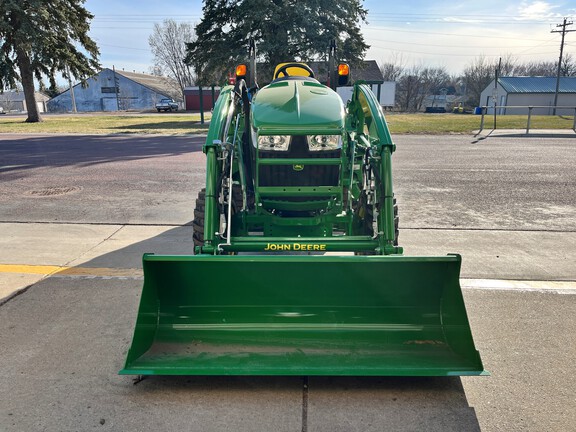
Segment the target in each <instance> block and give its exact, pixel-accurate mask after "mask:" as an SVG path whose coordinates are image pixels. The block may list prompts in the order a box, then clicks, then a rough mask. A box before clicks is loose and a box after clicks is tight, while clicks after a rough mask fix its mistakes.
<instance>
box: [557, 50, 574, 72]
mask: <svg viewBox="0 0 576 432" xmlns="http://www.w3.org/2000/svg"><path fill="white" fill-rule="evenodd" d="M560 74H561V75H562V76H566V77H573V76H576V59H575V58H574V56H573V55H572V54H571V53H567V54H565V55H564V58H563V59H562V64H561V65H560Z"/></svg>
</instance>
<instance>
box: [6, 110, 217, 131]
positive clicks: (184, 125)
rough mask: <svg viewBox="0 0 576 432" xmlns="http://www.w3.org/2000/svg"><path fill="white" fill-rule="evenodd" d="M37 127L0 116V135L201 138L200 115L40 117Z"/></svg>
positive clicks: (96, 114)
mask: <svg viewBox="0 0 576 432" xmlns="http://www.w3.org/2000/svg"><path fill="white" fill-rule="evenodd" d="M42 118H43V119H44V121H43V122H41V123H26V122H25V120H26V117H25V116H17V117H12V116H1V117H0V133H78V134H118V133H121V134H164V135H179V134H202V133H207V132H208V126H209V123H208V121H209V120H210V113H207V114H206V123H205V124H203V125H202V124H200V114H196V113H195V114H190V113H186V114H169V113H165V114H126V115H122V114H100V113H95V114H76V115H44V116H43V117H42Z"/></svg>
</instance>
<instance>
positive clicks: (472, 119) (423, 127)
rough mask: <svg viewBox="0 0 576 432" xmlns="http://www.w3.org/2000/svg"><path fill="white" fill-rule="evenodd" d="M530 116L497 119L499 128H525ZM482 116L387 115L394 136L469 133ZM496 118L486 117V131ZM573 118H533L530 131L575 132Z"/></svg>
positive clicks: (509, 116) (476, 125) (490, 127)
mask: <svg viewBox="0 0 576 432" xmlns="http://www.w3.org/2000/svg"><path fill="white" fill-rule="evenodd" d="M527 118H528V117H527V116H525V115H524V116H522V115H506V116H504V115H502V116H498V117H497V119H496V124H497V128H498V129H523V130H525V129H526V121H527ZM480 119H481V116H479V115H471V114H468V115H465V114H395V113H392V114H387V115H386V120H387V121H388V126H389V127H390V132H391V133H392V134H406V133H414V134H449V133H457V134H458V133H460V134H470V133H472V132H473V131H477V130H478V129H480ZM493 122H494V116H492V115H490V116H489V115H486V116H485V117H484V129H485V130H491V129H492V125H493ZM573 125H574V117H572V116H532V118H531V120H530V130H535V129H568V130H570V129H572V127H573Z"/></svg>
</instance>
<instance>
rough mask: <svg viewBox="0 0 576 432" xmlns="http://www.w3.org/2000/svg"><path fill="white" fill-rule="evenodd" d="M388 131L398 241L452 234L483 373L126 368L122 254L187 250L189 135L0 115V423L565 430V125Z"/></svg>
mask: <svg viewBox="0 0 576 432" xmlns="http://www.w3.org/2000/svg"><path fill="white" fill-rule="evenodd" d="M395 141H396V143H397V144H398V151H397V153H396V154H395V164H394V170H395V176H394V179H395V190H396V194H397V197H398V201H399V203H400V212H401V213H400V214H401V223H400V226H401V234H400V240H401V244H403V245H404V246H405V247H406V249H407V250H408V252H409V253H411V254H424V255H429V254H445V253H447V252H460V253H462V254H463V257H464V267H463V270H462V276H463V277H464V278H468V279H467V280H468V282H466V283H469V284H470V286H471V287H472V288H465V289H464V297H465V301H466V305H467V310H468V315H469V318H470V321H471V327H472V330H473V333H474V339H475V343H476V347H477V348H478V349H479V351H480V352H481V355H482V358H483V360H484V365H485V367H486V369H488V370H489V371H490V372H491V373H492V376H491V377H468V378H458V377H450V378H318V377H311V378H308V379H305V378H300V377H294V378H282V377H280V378H268V377H260V378H253V377H212V378H209V377H207V378H202V377H200V378H199V377H194V378H191V377H151V378H147V379H146V380H144V381H142V382H140V383H138V384H137V385H134V384H133V383H132V381H131V379H130V377H125V376H118V375H116V373H117V371H118V370H119V369H120V368H121V367H122V363H123V360H124V357H125V354H126V351H127V349H128V346H129V344H130V340H131V337H132V331H133V326H134V321H135V316H136V309H137V303H138V298H139V296H140V291H141V286H142V278H141V276H140V272H139V270H138V267H139V265H140V264H139V260H140V256H141V254H142V253H143V252H147V251H154V252H159V253H187V252H188V251H190V250H191V247H192V246H191V241H190V237H191V227H190V226H189V225H187V224H189V222H190V220H191V214H192V208H193V206H194V199H195V194H196V193H197V191H198V190H199V188H200V187H201V186H202V185H203V182H204V161H203V154H202V152H201V143H202V139H201V138H191V137H160V136H47V135H37V136H23V135H1V136H0V232H2V235H0V284H1V283H4V284H5V285H11V286H12V285H13V286H20V285H18V284H21V286H22V287H24V286H26V287H27V288H26V289H25V290H23V291H22V292H21V293H20V294H19V295H16V296H14V297H12V298H11V299H9V300H8V301H5V302H3V303H2V304H1V305H0V346H1V347H2V349H0V371H1V372H0V393H1V394H3V395H4V396H3V397H2V398H0V430H1V431H75V430H82V431H84V430H93V429H94V430H101V431H142V430H165V431H176V430H193V431H203V432H204V431H217V430H218V431H219V430H223V429H225V430H238V431H260V430H261V431H268V430H275V431H330V432H332V431H384V430H406V431H478V430H483V431H570V430H576V428H575V427H574V425H575V424H576V414H575V411H574V409H573V407H574V406H575V405H576V397H575V396H574V395H575V392H574V390H573V389H574V388H576V378H575V377H574V374H573V373H572V370H573V369H574V366H575V363H574V358H576V348H575V347H576V343H575V342H576V340H575V338H574V328H575V324H576V323H575V318H574V317H575V316H576V295H574V293H576V284H575V283H574V282H575V281H576V268H575V267H576V266H574V262H576V229H575V224H576V218H575V215H576V193H575V191H576V187H575V186H576V174H575V172H574V169H573V167H574V164H575V162H576V138H573V137H571V138H562V137H556V138H522V139H518V138H507V137H490V138H488V139H484V140H477V139H475V138H473V137H468V136H440V137H430V136H397V137H395ZM3 265H4V267H2V266H3ZM6 265H20V268H22V270H14V269H12V270H10V269H8V270H4V272H5V273H2V268H4V269H7V268H8V267H6ZM43 265H51V266H62V267H61V269H64V271H53V272H52V271H51V270H46V269H43V268H40V267H41V266H43ZM113 270H116V271H118V273H115V272H114V271H113ZM34 271H37V272H38V273H37V274H33V272H34ZM122 271H125V272H124V273H122ZM18 272H21V273H18ZM43 272H44V273H43ZM9 273H10V275H9ZM47 275H50V276H49V277H46V276H47ZM473 278H481V279H482V280H483V283H484V284H485V286H483V285H482V283H480V282H477V281H476V282H475V281H474V280H473ZM493 279H515V280H516V281H508V282H509V284H510V285H509V286H508V285H507V284H506V283H505V282H506V281H492V282H493V284H490V283H488V284H486V283H487V282H490V280H493ZM486 280H488V281H486ZM518 280H522V281H523V282H520V281H518ZM526 280H527V281H526ZM551 281H553V282H551ZM494 287H495V288H494ZM510 287H513V288H510ZM485 288H491V289H485ZM0 297H2V296H1V295H0Z"/></svg>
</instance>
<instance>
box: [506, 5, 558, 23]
mask: <svg viewBox="0 0 576 432" xmlns="http://www.w3.org/2000/svg"><path fill="white" fill-rule="evenodd" d="M557 7H558V6H555V5H553V4H552V3H549V2H545V1H532V2H527V1H523V2H522V3H520V6H518V16H519V17H518V18H516V19H517V20H520V21H525V20H531V21H542V20H546V19H549V18H557V17H559V16H561V15H560V14H558V13H556V12H554V9H556V8H557Z"/></svg>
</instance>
